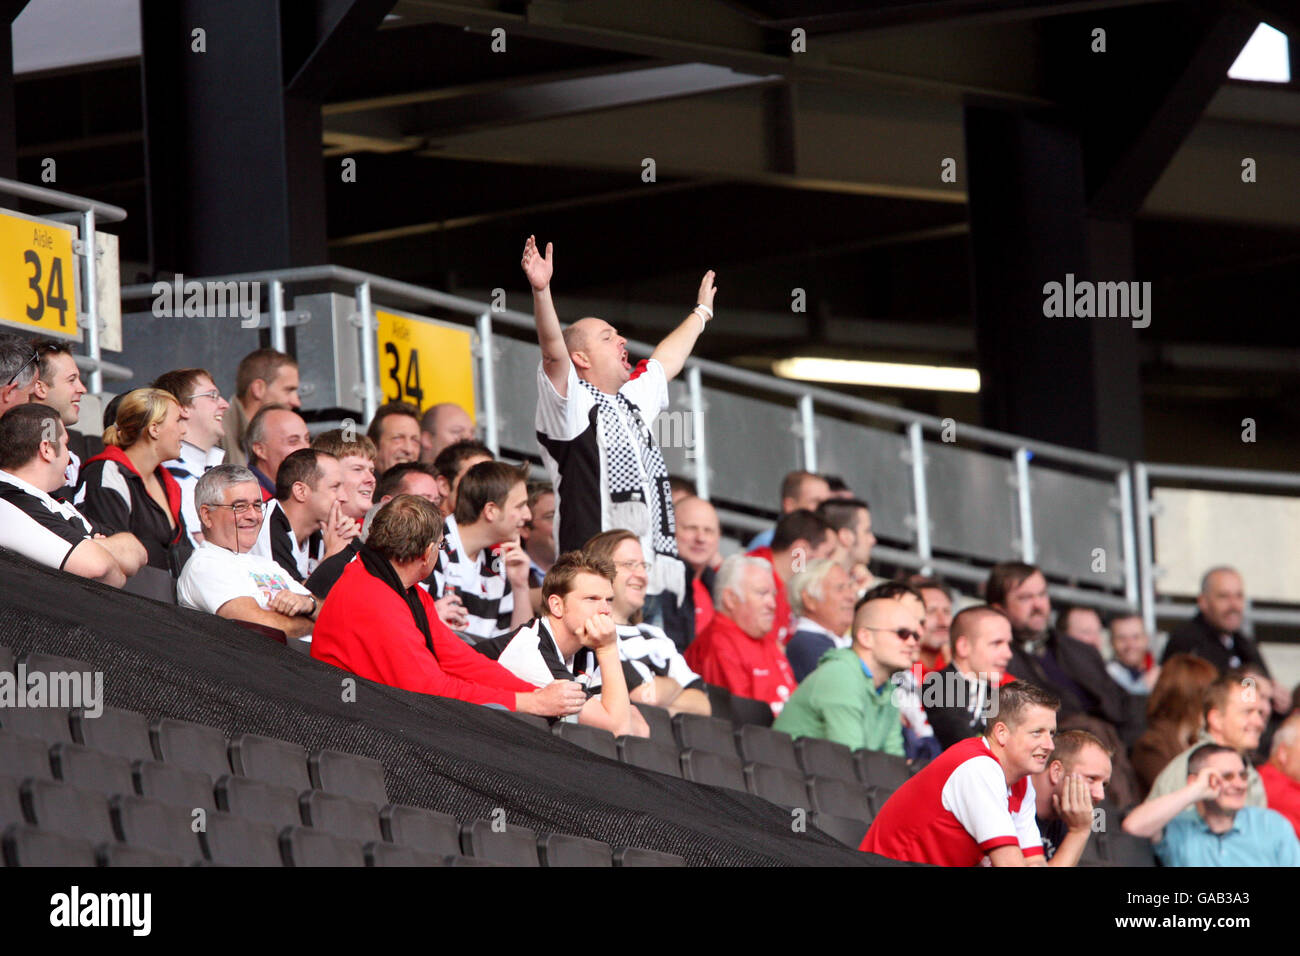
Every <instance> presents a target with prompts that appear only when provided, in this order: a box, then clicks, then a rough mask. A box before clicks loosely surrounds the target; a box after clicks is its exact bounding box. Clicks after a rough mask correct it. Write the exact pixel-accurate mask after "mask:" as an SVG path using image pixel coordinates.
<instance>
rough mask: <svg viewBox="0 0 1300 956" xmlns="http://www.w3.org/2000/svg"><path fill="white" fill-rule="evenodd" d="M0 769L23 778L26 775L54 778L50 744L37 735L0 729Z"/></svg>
mask: <svg viewBox="0 0 1300 956" xmlns="http://www.w3.org/2000/svg"><path fill="white" fill-rule="evenodd" d="M0 770H3V771H4V772H5V773H7V774H9V775H10V776H12V777H16V778H18V779H19V780H22V779H23V778H25V777H43V778H45V779H46V780H52V779H53V778H54V772H53V770H51V768H50V745H49V744H48V743H46V742H45V741H44V740H38V739H37V738H36V737H23V736H21V735H19V734H11V733H7V732H5V731H3V730H0Z"/></svg>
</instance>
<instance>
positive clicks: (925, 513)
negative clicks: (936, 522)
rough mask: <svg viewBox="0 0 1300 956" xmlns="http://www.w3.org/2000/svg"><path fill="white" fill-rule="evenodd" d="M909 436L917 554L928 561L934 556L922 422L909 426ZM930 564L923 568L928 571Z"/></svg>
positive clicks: (923, 570)
mask: <svg viewBox="0 0 1300 956" xmlns="http://www.w3.org/2000/svg"><path fill="white" fill-rule="evenodd" d="M907 437H908V440H909V441H910V442H911V446H912V505H913V507H914V508H915V509H916V554H917V557H919V558H920V559H921V560H922V561H925V562H928V561H929V560H930V559H931V558H932V557H933V556H934V554H933V552H932V551H931V550H930V497H929V487H928V486H927V485H926V478H925V433H924V431H922V429H921V423H920V422H912V423H911V424H910V425H908V426H907ZM928 568H929V565H928V564H927V565H925V566H924V567H923V568H922V572H923V573H928Z"/></svg>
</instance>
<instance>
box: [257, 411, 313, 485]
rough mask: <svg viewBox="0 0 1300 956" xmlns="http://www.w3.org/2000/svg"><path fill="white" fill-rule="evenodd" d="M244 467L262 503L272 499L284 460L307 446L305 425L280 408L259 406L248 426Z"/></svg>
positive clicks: (308, 435)
mask: <svg viewBox="0 0 1300 956" xmlns="http://www.w3.org/2000/svg"><path fill="white" fill-rule="evenodd" d="M244 437H245V439H246V440H247V442H248V468H249V470H250V471H252V473H253V475H254V476H256V478H257V483H258V484H259V485H260V486H261V488H262V500H263V501H270V500H272V499H273V498H274V497H275V477H276V475H277V474H278V473H279V470H280V462H282V461H284V460H285V459H286V458H288V457H289V456H290V455H292V454H293V453H294V452H295V451H297V450H298V449H299V448H310V447H311V435H310V434H309V433H308V431H307V423H306V422H305V421H303V420H302V416H300V415H299V414H298V413H297V412H295V411H294V410H293V409H291V408H287V407H286V406H284V405H263V406H262V407H261V408H259V409H258V410H257V414H255V415H254V416H253V420H252V421H250V422H249V423H248V433H247V434H246V435H245V436H244Z"/></svg>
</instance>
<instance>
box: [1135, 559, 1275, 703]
mask: <svg viewBox="0 0 1300 956" xmlns="http://www.w3.org/2000/svg"><path fill="white" fill-rule="evenodd" d="M1196 606H1197V608H1199V610H1198V611H1197V613H1196V616H1195V617H1194V618H1192V619H1191V620H1190V621H1188V622H1187V623H1185V624H1183V625H1181V626H1180V627H1178V628H1177V629H1176V630H1175V631H1174V632H1173V634H1171V635H1170V636H1169V641H1168V643H1166V644H1165V652H1164V656H1163V657H1161V659H1160V662H1161V663H1162V664H1163V663H1164V662H1165V661H1167V660H1169V658H1170V657H1172V656H1173V655H1175V654H1195V655H1196V656H1197V657H1203V658H1205V659H1206V660H1207V661H1209V662H1210V663H1211V664H1213V665H1214V666H1215V668H1216V669H1217V670H1218V671H1219V673H1220V674H1222V673H1223V672H1224V671H1228V670H1235V669H1236V668H1239V667H1242V666H1244V665H1246V664H1254V665H1256V666H1257V667H1259V669H1260V670H1261V671H1263V672H1264V676H1265V677H1271V673H1270V671H1269V669H1268V665H1267V664H1265V663H1264V657H1263V655H1261V654H1260V652H1259V647H1258V646H1257V645H1256V644H1255V642H1254V640H1252V639H1251V638H1249V637H1247V636H1246V635H1245V634H1244V633H1243V632H1242V630H1241V625H1242V621H1243V620H1244V619H1245V614H1246V587H1245V583H1244V582H1243V581H1242V578H1241V575H1240V574H1239V573H1238V572H1237V571H1236V569H1235V568H1229V567H1217V568H1210V570H1208V571H1206V572H1205V575H1204V577H1202V578H1201V593H1200V595H1199V596H1198V597H1197V599H1196ZM1270 684H1271V685H1272V687H1273V709H1274V710H1276V711H1277V712H1278V713H1279V714H1285V713H1286V712H1287V711H1289V710H1290V709H1291V695H1290V694H1289V693H1288V692H1287V689H1286V687H1285V686H1283V684H1282V683H1281V681H1278V682H1277V683H1276V684H1272V682H1271V681H1270Z"/></svg>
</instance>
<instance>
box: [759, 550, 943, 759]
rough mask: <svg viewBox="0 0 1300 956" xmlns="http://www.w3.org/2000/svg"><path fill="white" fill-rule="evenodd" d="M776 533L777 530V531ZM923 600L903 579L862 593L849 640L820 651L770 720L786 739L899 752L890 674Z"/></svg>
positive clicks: (904, 653)
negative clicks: (820, 740)
mask: <svg viewBox="0 0 1300 956" xmlns="http://www.w3.org/2000/svg"><path fill="white" fill-rule="evenodd" d="M778 533H779V529H778ZM924 620H925V602H924V601H922V600H921V595H919V594H917V593H916V591H914V590H913V589H912V588H910V587H908V586H907V585H906V584H897V583H895V582H889V583H887V584H882V585H880V586H879V587H876V588H873V589H872V590H871V591H868V592H867V596H866V597H865V598H863V599H862V601H860V602H859V603H858V606H857V609H856V610H855V611H854V614H853V643H852V645H851V646H850V647H846V648H838V649H835V650H831V651H827V652H826V654H825V655H823V657H822V660H821V663H820V664H818V666H817V669H816V670H815V671H813V672H812V673H811V674H810V675H808V677H807V679H806V680H804V681H803V682H802V683H801V684H800V685H799V686H798V687H797V688H795V692H794V694H793V695H792V696H791V697H790V700H789V701H788V702H787V703H786V705H785V707H784V708H783V709H782V710H781V714H780V716H778V717H777V719H776V723H774V724H773V725H772V727H773V729H774V730H779V731H781V732H782V733H787V734H789V735H790V736H791V737H794V738H796V739H797V738H799V737H821V738H823V739H826V740H833V741H835V742H836V743H840V744H844V746H846V747H848V748H849V749H851V750H858V749H861V748H864V747H865V748H866V749H868V750H879V751H883V752H884V753H887V754H894V755H896V756H899V757H901V756H903V755H904V749H903V724H902V719H901V717H900V715H899V711H898V706H897V703H896V701H895V695H894V693H893V692H894V690H895V687H896V684H895V683H894V681H893V680H892V679H891V678H893V676H894V675H895V674H898V673H900V672H902V671H906V670H907V669H908V668H909V667H910V666H911V665H912V659H913V658H914V657H915V655H916V648H917V645H918V644H919V642H920V640H921V626H922V622H923V621H924Z"/></svg>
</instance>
